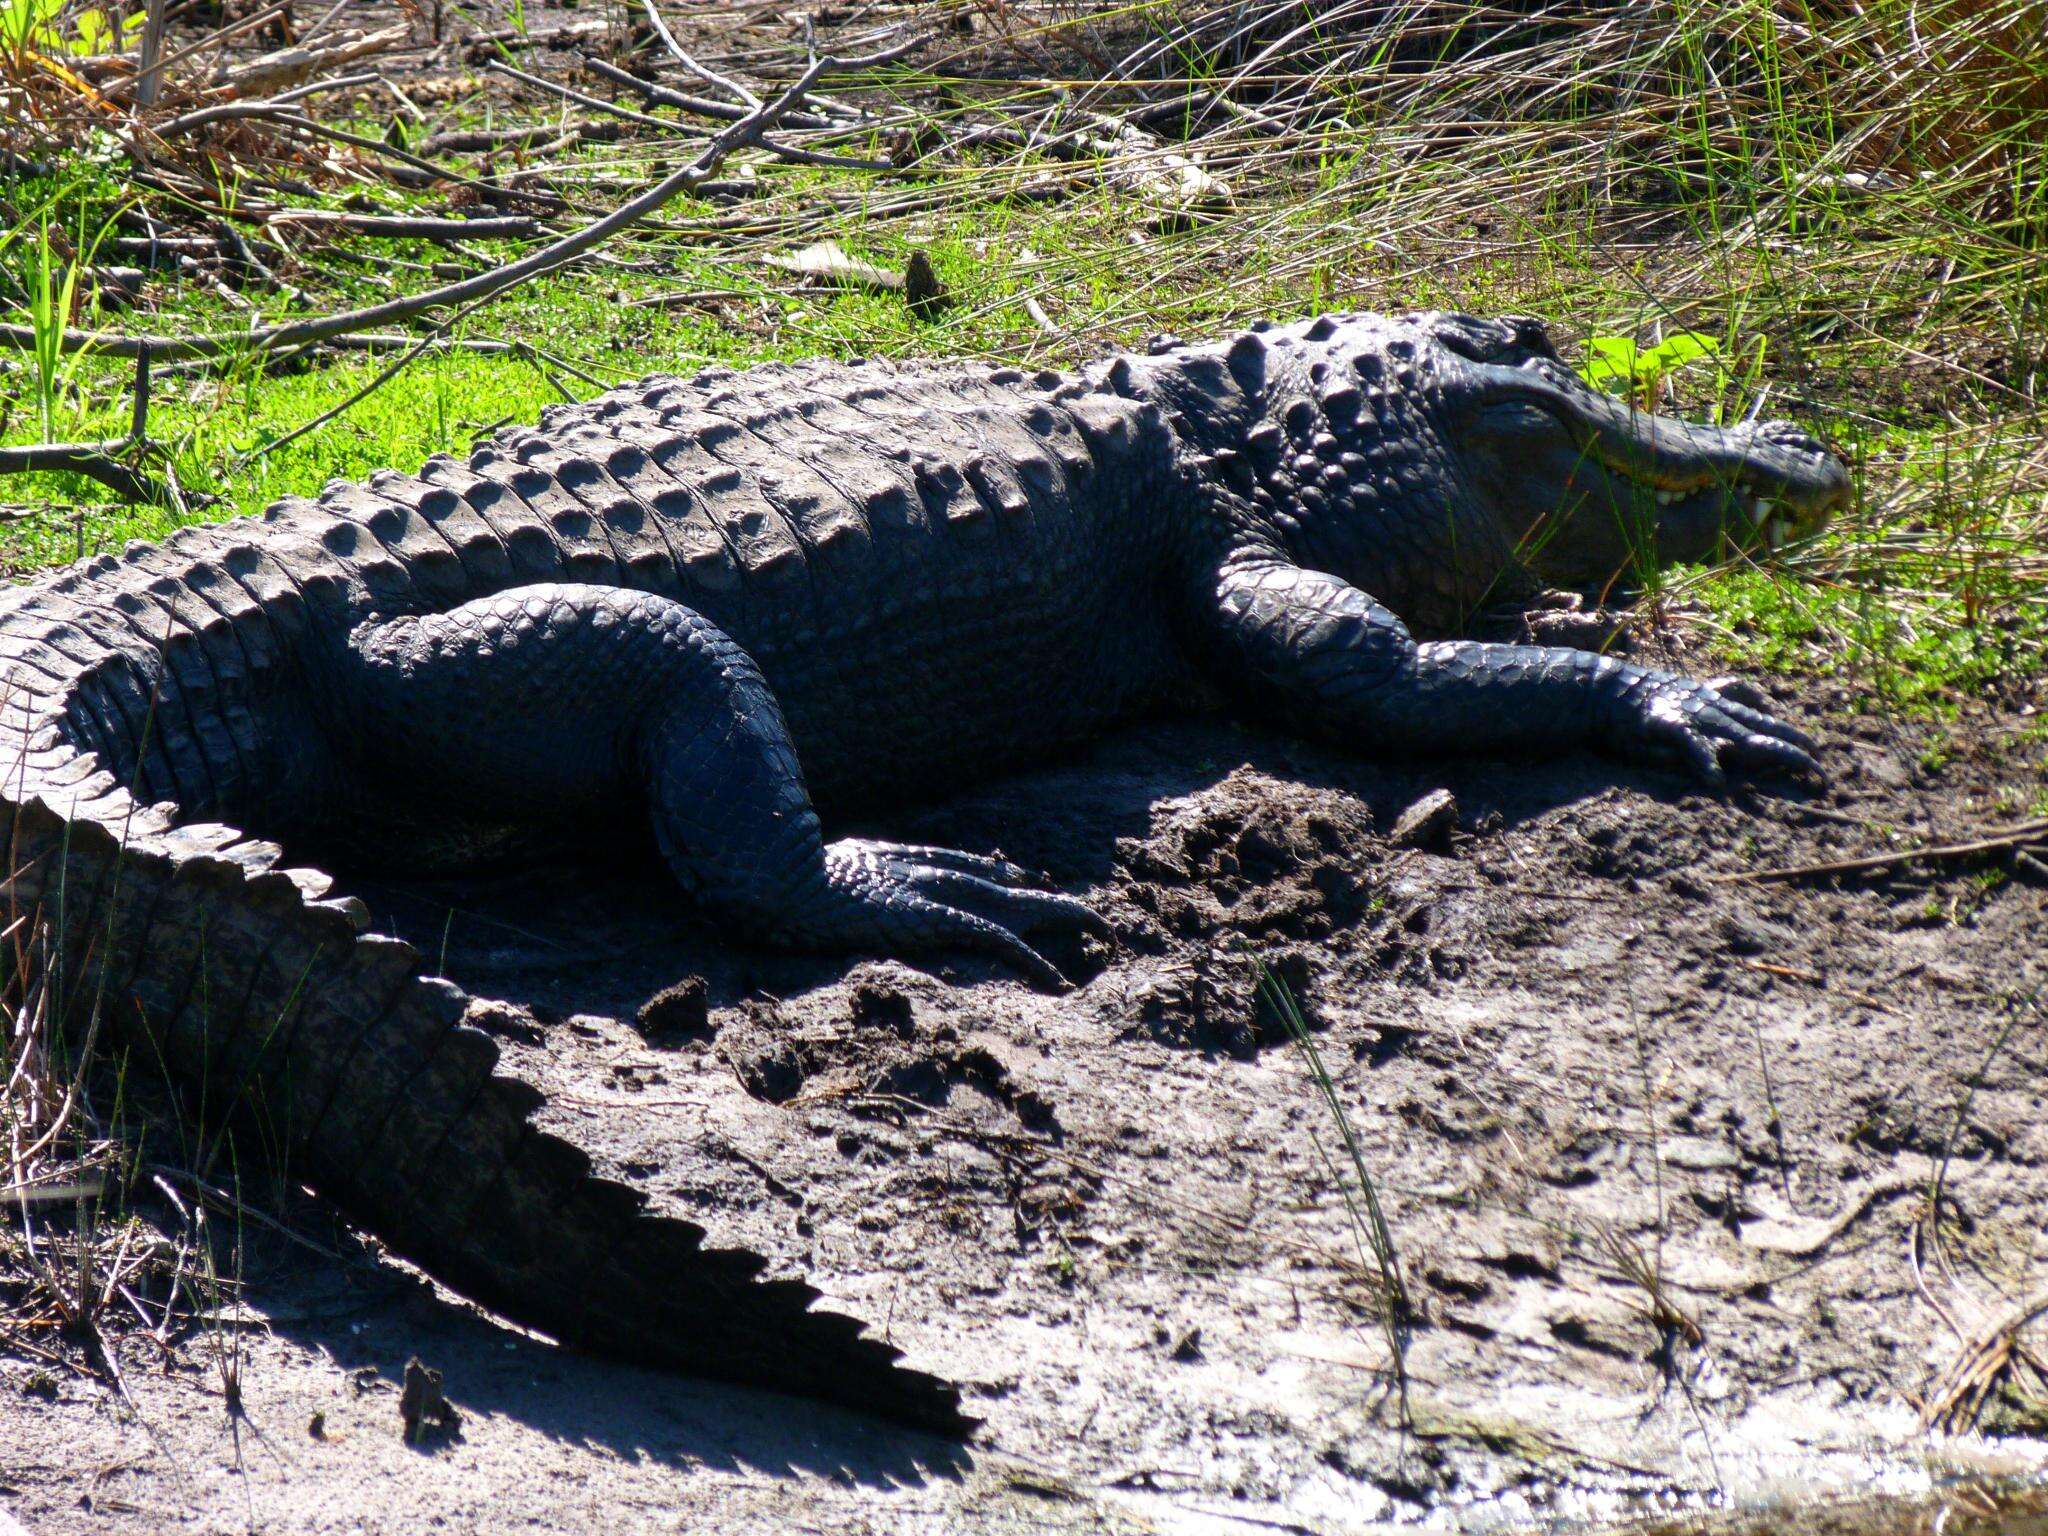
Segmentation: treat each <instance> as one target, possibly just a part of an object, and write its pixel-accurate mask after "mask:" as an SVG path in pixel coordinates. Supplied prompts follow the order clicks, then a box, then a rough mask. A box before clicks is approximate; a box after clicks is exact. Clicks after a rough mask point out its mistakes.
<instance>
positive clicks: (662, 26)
mask: <svg viewBox="0 0 2048 1536" xmlns="http://www.w3.org/2000/svg"><path fill="white" fill-rule="evenodd" d="M641 5H642V7H643V8H644V9H645V10H646V12H647V19H648V20H649V21H651V22H652V23H654V35H655V36H656V37H658V38H660V39H661V45H662V47H664V48H666V49H667V50H668V51H669V52H670V53H672V54H674V55H675V58H676V62H677V63H679V64H681V65H682V66H683V68H685V69H687V70H688V71H689V72H690V73H691V74H693V75H695V76H696V77H697V78H698V79H699V80H702V81H703V82H704V83H705V84H706V85H715V86H717V87H718V88H719V89H720V90H721V91H724V92H726V93H727V94H728V95H731V96H737V97H738V98H739V99H740V104H741V105H742V106H744V107H745V108H746V109H747V110H748V111H750V112H758V111H760V110H761V98H760V97H758V96H756V95H755V94H754V93H753V92H752V91H750V90H748V89H747V88H746V87H745V86H744V85H741V84H740V83H739V81H737V80H729V79H727V78H726V77H725V76H724V75H721V74H718V73H717V72H716V71H714V70H709V69H706V68H705V67H704V66H703V65H702V64H699V63H698V62H697V61H696V60H695V59H693V58H691V57H690V56H689V54H687V53H685V52H684V51H683V45H682V44H681V43H679V42H677V41H676V40H675V35H674V34H673V33H671V32H670V31H669V29H668V23H666V22H664V21H663V20H662V19H661V12H659V11H657V10H656V9H655V8H654V0H641Z"/></svg>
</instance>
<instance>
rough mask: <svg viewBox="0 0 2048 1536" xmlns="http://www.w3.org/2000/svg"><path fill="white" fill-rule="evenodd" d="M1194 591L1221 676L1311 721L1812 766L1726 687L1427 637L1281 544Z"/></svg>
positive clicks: (1486, 745) (1204, 645)
mask: <svg viewBox="0 0 2048 1536" xmlns="http://www.w3.org/2000/svg"><path fill="white" fill-rule="evenodd" d="M1194 605H1195V609H1196V611H1195V613H1194V614H1193V615H1192V618H1193V628H1194V631H1195V634H1196V637H1197V644H1198V646H1199V648H1200V649H1201V650H1202V651H1204V652H1205V653H1206V654H1207V657H1208V659H1209V662H1210V665H1211V667H1212V669H1213V670H1215V671H1216V672H1217V673H1218V675H1219V680H1220V681H1222V682H1224V683H1225V685H1226V686H1228V687H1230V688H1231V689H1232V691H1233V692H1235V693H1236V694H1237V695H1239V696H1240V697H1242V698H1243V699H1244V700H1245V701H1246V702H1247V703H1250V704H1253V705H1255V706H1257V707H1259V708H1262V709H1263V710H1265V711H1267V712H1269V713H1275V714H1277V715H1278V716H1279V717H1280V719H1281V720H1282V722H1283V723H1284V724H1286V725H1288V726H1290V727H1291V728H1293V729H1295V730H1298V731H1301V732H1302V733H1303V734H1306V735H1313V736H1318V737H1322V738H1325V739H1329V740H1334V741H1337V742H1339V743H1342V744H1344V745H1348V746H1356V747H1364V748H1367V749H1372V750H1410V751H1419V752H1435V751H1471V750H1479V751H1486V750H1511V751H1522V750H1529V749H1560V748H1567V747H1573V746H1578V745H1581V744H1590V745H1595V746H1600V747H1605V748H1608V749H1610V750H1613V751H1616V752H1620V753H1622V754H1625V755H1627V756H1631V757H1641V758H1648V759H1652V760H1662V761H1669V760H1674V759H1675V760H1678V761H1681V762H1683V763H1685V764H1687V765H1688V766H1689V767H1691V769H1692V770H1693V771H1694V772H1695V773H1696V774H1698V775H1699V776H1700V777H1701V778H1703V779H1705V780H1706V781H1707V782H1709V783H1714V784H1718V783H1720V782H1721V781H1722V779H1723V777H1724V767H1726V766H1731V765H1732V766H1739V767H1744V768H1766V769H1770V768H1775V769H1781V770H1784V771H1787V772H1791V773H1801V774H1817V773H1818V772H1819V766H1818V764H1816V763H1815V761H1814V757H1813V753H1814V750H1815V749H1814V744H1813V743H1812V742H1811V741H1810V740H1808V739H1807V737H1806V736H1804V735H1803V734H1801V733H1800V732H1799V731H1796V730H1794V729H1793V728H1792V727H1791V726H1788V725H1786V724H1784V723H1783V722H1781V721H1778V720H1774V719H1772V718H1771V717H1770V716H1769V715H1767V714H1764V713H1763V712H1762V711H1761V710H1759V709H1756V708H1753V707H1751V706H1750V705H1748V704H1745V703H1742V702H1740V701H1738V700H1736V699H1734V698H1731V697H1730V696H1729V693H1728V692H1727V691H1724V690H1723V689H1721V688H1716V687H1714V686H1712V685H1710V684H1707V683H1702V682H1695V681H1693V680H1692V679H1690V678H1685V677H1680V676H1678V675H1676V674H1675V673H1670V672H1660V671H1656V670H1654V669H1652V668H1649V667H1639V666H1634V665H1632V664H1630V663H1628V662H1623V661H1617V660H1615V659H1614V658H1612V657H1608V656H1600V655H1596V654H1594V653H1593V652H1591V651H1575V650H1567V649H1564V648H1562V647H1556V646H1535V645H1487V644H1482V643H1480V642H1477V641H1470V640H1448V641H1440V642H1434V643H1430V644H1418V643H1417V642H1416V641H1415V640H1414V639H1413V638H1412V637H1411V636H1410V635H1409V633H1408V629H1407V626H1406V625H1404V624H1403V623H1402V622H1401V621H1400V620H1399V619H1398V618H1396V617H1395V616H1394V615H1393V614H1392V613H1390V612H1389V611H1388V610H1387V609H1385V608H1384V607H1382V606H1380V604H1378V603H1376V602H1374V601H1373V599H1372V598H1371V597H1370V596H1368V595H1367V594H1366V593H1364V592H1361V591H1360V590H1358V588H1356V587H1354V586H1351V585H1349V584H1348V583H1346V582H1343V581H1340V580H1339V579H1338V578H1337V577H1335V576H1329V575H1325V574H1324V573H1322V572H1320V571H1310V570H1303V569H1301V568H1300V567H1298V566H1295V565H1292V564H1289V563H1288V562H1286V561H1285V560H1284V559H1281V558H1279V557H1277V556H1273V555H1268V554H1264V553H1260V554H1257V555H1249V556H1248V555H1238V556H1234V557H1232V558H1229V559H1225V560H1223V561H1221V562H1220V563H1219V564H1218V565H1216V566H1215V567H1213V568H1212V569H1210V570H1209V571H1207V572H1206V573H1205V574H1204V576H1203V578H1202V579H1201V581H1200V582H1199V583H1198V589H1197V594H1196V596H1195V598H1194Z"/></svg>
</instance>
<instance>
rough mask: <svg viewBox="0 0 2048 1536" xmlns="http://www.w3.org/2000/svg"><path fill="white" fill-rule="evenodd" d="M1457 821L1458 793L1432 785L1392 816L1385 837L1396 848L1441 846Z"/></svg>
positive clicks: (1448, 838) (1449, 836) (1455, 826)
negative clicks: (1406, 807) (1429, 789)
mask: <svg viewBox="0 0 2048 1536" xmlns="http://www.w3.org/2000/svg"><path fill="white" fill-rule="evenodd" d="M1457 825H1458V797H1457V796H1456V795H1454V794H1452V793H1451V792H1450V791H1449V790H1448V789H1432V790H1431V791H1430V792H1429V793H1428V794H1426V795H1424V796H1423V797H1422V798H1421V799H1420V800H1417V801H1416V802H1415V803H1414V804H1413V805H1411V806H1409V807H1408V809H1407V810H1405V811H1403V812H1402V813H1401V814H1400V815H1399V816H1398V817H1396V818H1395V819H1394V830H1393V831H1392V832H1390V833H1388V834H1387V840H1388V841H1389V842H1391V843H1392V844H1393V845H1394V846H1395V847H1396V848H1441V847H1443V846H1444V845H1445V844H1446V843H1448V842H1449V841H1450V839H1451V833H1452V832H1453V831H1455V830H1456V829H1457Z"/></svg>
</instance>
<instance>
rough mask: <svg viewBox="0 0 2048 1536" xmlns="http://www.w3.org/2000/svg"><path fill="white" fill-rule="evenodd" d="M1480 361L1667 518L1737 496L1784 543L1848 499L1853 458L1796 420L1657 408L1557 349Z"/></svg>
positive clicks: (1516, 397)
mask: <svg viewBox="0 0 2048 1536" xmlns="http://www.w3.org/2000/svg"><path fill="white" fill-rule="evenodd" d="M1477 371H1478V372H1479V373H1480V374H1481V375H1482V376H1483V377H1484V381H1485V384H1486V389H1485V393H1486V395H1487V396H1488V397H1489V398H1491V399H1495V400H1502V401H1509V400H1512V401H1520V402H1522V403H1524V404H1528V405H1532V406H1536V407H1538V408H1539V409H1541V410H1543V411H1544V412H1545V413H1546V414H1548V415H1550V416H1551V417H1553V418H1554V419H1555V420H1556V421H1557V422H1558V423H1559V424H1560V425H1561V426H1562V427H1563V428H1564V430H1565V431H1566V432H1567V433H1568V434H1569V435H1570V437H1571V438H1572V440H1573V442H1574V443H1576V444H1577V446H1578V449H1579V451H1580V452H1581V453H1582V454H1583V455H1584V456H1585V457H1586V458H1588V459H1590V460H1592V461H1593V462H1594V463H1597V464H1598V465H1599V466H1600V468H1601V469H1603V470H1605V471H1606V472H1607V473H1608V474H1609V475H1610V476H1611V477H1612V478H1613V479H1614V481H1615V482H1617V485H1618V486H1623V487H1629V488H1633V489H1635V490H1637V491H1638V492H1639V493H1640V494H1641V495H1642V496H1644V497H1645V498H1647V499H1648V500H1650V501H1653V502H1654V503H1655V505H1656V507H1657V509H1658V513H1659V516H1660V519H1661V518H1664V517H1667V516H1668V517H1669V518H1671V519H1672V520H1674V521H1693V520H1699V519H1703V518H1711V519H1712V520H1714V521H1717V522H1718V521H1719V520H1720V516H1721V514H1722V512H1723V511H1724V510H1725V509H1728V508H1729V507H1730V506H1731V504H1732V506H1733V508H1734V509H1736V510H1737V511H1739V512H1740V513H1741V514H1742V521H1743V522H1744V523H1746V524H1747V525H1748V526H1749V527H1750V528H1754V529H1755V530H1756V532H1757V536H1758V537H1759V538H1760V539H1761V540H1762V541H1763V542H1764V543H1765V544H1766V545H1767V546H1768V547H1769V548H1772V549H1777V548H1779V547H1781V546H1782V545H1783V544H1785V543H1786V542H1788V541H1789V540H1791V539H1794V538H1801V537H1805V536H1807V535H1809V534H1812V533H1815V532H1817V531H1818V530H1819V529H1820V528H1821V527H1822V526H1824V525H1825V524H1826V522H1827V519H1828V516H1829V514H1830V513H1832V512H1833V511H1834V510H1835V509H1836V508H1838V507H1840V506H1841V505H1843V504H1844V503H1845V502H1846V501H1847V500H1848V497H1849V489H1850V485H1849V472H1848V469H1847V467H1846V466H1845V465H1844V464H1843V463H1842V461H1841V460H1840V459H1839V458H1838V457H1836V455H1835V454H1833V453H1832V452H1830V451H1829V450H1828V449H1827V448H1826V447H1824V446H1823V445H1822V444H1821V443H1819V442H1818V441H1816V440H1815V439H1814V438H1812V437H1810V436H1808V435H1807V434H1806V433H1805V432H1802V431H1801V430H1800V429H1799V428H1797V427H1794V426H1792V425H1790V424H1788V423H1784V422H1761V423H1757V424H1754V425H1749V424H1745V425H1743V426H1738V427H1714V426H1707V425H1703V424H1700V423H1695V422H1688V421H1681V420H1679V419H1677V418H1675V417H1669V416H1653V415H1650V414H1649V413H1647V412H1644V411H1639V410H1637V409H1635V408H1634V407H1633V406H1632V405H1630V404H1629V403H1627V402H1626V401H1623V400H1618V399H1616V398H1614V397H1613V396H1611V395H1606V394H1602V393H1600V392H1599V391H1597V390H1594V389H1591V388H1589V387H1588V386H1586V385H1585V384H1584V383H1582V382H1581V381H1580V380H1579V379H1578V377H1577V376H1576V375H1575V374H1573V373H1572V372H1571V371H1570V370H1569V369H1568V368H1566V367H1565V366H1564V365H1562V364H1560V363H1556V362H1553V361H1551V360H1550V359H1547V358H1535V359H1531V360H1530V361H1528V362H1526V363H1523V364H1521V365H1520V366H1514V367H1509V366H1503V365H1499V364H1479V365H1477ZM1738 526H1739V525H1738Z"/></svg>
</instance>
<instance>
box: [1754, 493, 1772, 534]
mask: <svg viewBox="0 0 2048 1536" xmlns="http://www.w3.org/2000/svg"><path fill="white" fill-rule="evenodd" d="M1771 511H1772V503H1770V502H1768V501H1766V500H1764V498H1763V497H1761V496H1755V497H1752V498H1750V503H1749V520H1750V521H1751V522H1752V523H1755V524H1756V526H1757V527H1759V528H1761V527H1763V525H1764V523H1765V521H1766V519H1768V518H1769V517H1770V515H1771Z"/></svg>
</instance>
